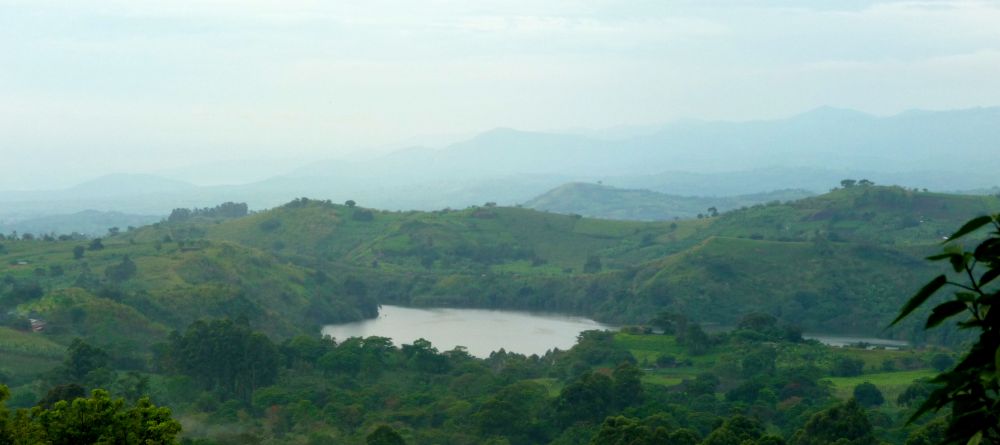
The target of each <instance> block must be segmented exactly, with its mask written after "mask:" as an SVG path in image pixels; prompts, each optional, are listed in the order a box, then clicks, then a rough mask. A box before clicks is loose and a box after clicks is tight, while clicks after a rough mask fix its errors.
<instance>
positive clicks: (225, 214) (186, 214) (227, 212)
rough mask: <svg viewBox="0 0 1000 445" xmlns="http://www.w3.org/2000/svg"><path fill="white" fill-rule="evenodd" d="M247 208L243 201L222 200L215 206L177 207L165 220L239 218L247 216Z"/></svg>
mask: <svg viewBox="0 0 1000 445" xmlns="http://www.w3.org/2000/svg"><path fill="white" fill-rule="evenodd" d="M247 214H248V209H247V204H246V203H245V202H224V203H222V204H219V205H217V206H215V207H204V208H200V209H199V208H193V209H185V208H177V209H174V210H173V211H171V212H170V216H168V217H167V222H183V221H187V220H190V219H191V218H197V217H203V218H240V217H243V216H247Z"/></svg>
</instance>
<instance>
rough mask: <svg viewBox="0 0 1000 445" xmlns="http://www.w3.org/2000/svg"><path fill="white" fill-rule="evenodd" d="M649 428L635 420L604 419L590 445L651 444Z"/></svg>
mask: <svg viewBox="0 0 1000 445" xmlns="http://www.w3.org/2000/svg"><path fill="white" fill-rule="evenodd" d="M652 436H653V433H652V431H650V429H649V427H646V426H644V425H642V423H640V422H639V421H638V420H636V419H630V418H628V417H623V416H617V417H608V418H607V419H604V423H603V424H601V429H600V430H598V431H597V434H596V435H594V438H593V439H591V440H590V444H591V445H647V444H651V443H652Z"/></svg>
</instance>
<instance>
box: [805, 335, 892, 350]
mask: <svg viewBox="0 0 1000 445" xmlns="http://www.w3.org/2000/svg"><path fill="white" fill-rule="evenodd" d="M802 338H805V339H807V340H819V342H820V343H823V344H826V345H830V346H849V345H856V344H858V343H867V344H869V345H872V346H883V347H886V348H897V349H898V348H902V347H906V346H909V345H910V344H909V343H908V342H905V341H902V340H889V339H887V338H874V337H851V336H843V335H826V334H803V335H802Z"/></svg>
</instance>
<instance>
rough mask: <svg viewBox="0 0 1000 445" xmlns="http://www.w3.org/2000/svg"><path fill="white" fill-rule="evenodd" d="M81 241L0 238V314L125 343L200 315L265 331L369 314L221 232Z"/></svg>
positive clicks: (359, 303) (19, 322) (53, 334)
mask: <svg viewBox="0 0 1000 445" xmlns="http://www.w3.org/2000/svg"><path fill="white" fill-rule="evenodd" d="M89 243H90V242H89V241H44V240H31V241H25V240H18V241H10V240H7V241H4V242H3V249H2V250H0V276H2V277H3V278H2V282H0V318H2V320H3V322H4V324H6V325H8V326H12V327H17V328H20V329H25V328H26V323H27V319H28V318H32V319H38V320H42V321H43V322H45V323H46V325H45V328H44V331H43V332H44V334H45V336H46V337H48V338H50V339H52V340H54V341H56V342H57V343H60V344H66V343H68V342H69V340H70V339H71V338H73V337H76V336H81V337H84V338H87V339H89V340H90V341H93V342H94V343H96V344H101V345H124V346H127V347H123V348H121V350H130V351H132V350H135V347H137V346H138V347H145V346H149V345H150V344H152V343H155V342H158V341H163V340H164V339H165V338H166V336H167V334H168V333H169V332H170V331H171V330H175V329H181V328H183V327H185V326H187V325H188V324H190V323H191V322H192V321H195V320H198V319H201V318H219V317H230V318H234V319H237V318H241V317H245V318H246V319H247V320H248V321H249V322H250V323H251V324H252V325H254V326H257V327H258V329H261V330H263V331H265V332H267V333H269V334H271V335H275V336H278V337H288V336H292V335H297V334H301V333H307V332H315V331H316V330H318V329H319V325H320V324H322V323H328V322H330V321H331V320H335V321H349V320H357V319H360V318H363V317H371V316H373V315H374V314H375V311H376V306H375V303H374V301H371V300H370V299H368V298H366V297H365V296H364V295H361V294H358V293H352V292H350V291H347V290H344V287H343V286H342V283H339V282H335V281H333V280H332V279H329V278H328V277H326V276H325V275H323V274H318V273H316V272H315V271H312V270H310V269H307V268H303V267H301V266H296V265H293V264H289V263H287V262H286V261H283V260H280V259H278V258H277V257H275V256H274V255H272V254H270V253H266V252H263V251H260V250H256V249H252V248H248V247H244V246H240V245H237V244H233V243H229V242H224V241H208V240H199V241H196V242H195V241H189V242H185V243H181V242H173V241H169V242H164V241H163V240H162V239H161V240H156V241H150V242H136V241H135V240H134V239H132V238H131V233H127V232H126V233H122V234H120V235H118V236H115V237H111V238H106V239H103V240H102V243H101V244H102V245H103V248H101V249H95V250H89V249H81V250H82V252H81V253H82V257H81V258H74V248H76V247H83V246H88V245H89Z"/></svg>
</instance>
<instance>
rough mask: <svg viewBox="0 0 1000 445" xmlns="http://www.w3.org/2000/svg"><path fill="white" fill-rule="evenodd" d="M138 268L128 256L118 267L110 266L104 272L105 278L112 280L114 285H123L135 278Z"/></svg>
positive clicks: (123, 258)
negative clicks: (124, 282) (122, 283)
mask: <svg viewBox="0 0 1000 445" xmlns="http://www.w3.org/2000/svg"><path fill="white" fill-rule="evenodd" d="M137 271H138V268H137V267H136V265H135V262H134V261H132V259H131V258H129V256H128V255H125V256H124V257H122V261H121V262H120V263H118V264H116V265H113V266H108V268H107V269H105V270H104V276H106V277H107V278H108V280H111V282H112V283H121V282H123V281H128V280H129V279H131V278H132V277H134V276H135V274H136V272H137Z"/></svg>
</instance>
